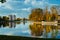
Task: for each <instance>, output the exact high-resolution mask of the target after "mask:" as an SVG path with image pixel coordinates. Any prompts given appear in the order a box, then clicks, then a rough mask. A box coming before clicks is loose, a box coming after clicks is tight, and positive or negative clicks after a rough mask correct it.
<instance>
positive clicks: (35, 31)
mask: <svg viewBox="0 0 60 40" xmlns="http://www.w3.org/2000/svg"><path fill="white" fill-rule="evenodd" d="M29 28H30V30H31V35H32V36H42V38H56V37H57V36H58V33H59V31H58V30H59V28H60V27H58V26H55V25H41V24H36V23H34V24H33V25H29Z"/></svg>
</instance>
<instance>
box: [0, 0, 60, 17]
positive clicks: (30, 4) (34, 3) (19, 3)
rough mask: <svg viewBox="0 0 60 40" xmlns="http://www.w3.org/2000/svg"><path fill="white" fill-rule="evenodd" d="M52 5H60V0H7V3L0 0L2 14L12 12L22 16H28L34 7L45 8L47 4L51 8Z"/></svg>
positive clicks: (0, 13) (0, 12)
mask: <svg viewBox="0 0 60 40" xmlns="http://www.w3.org/2000/svg"><path fill="white" fill-rule="evenodd" d="M52 5H56V6H60V0H6V2H5V3H1V2H0V16H5V15H11V14H12V15H16V16H17V17H20V18H28V16H29V15H30V14H31V10H32V9H34V8H42V9H45V7H46V6H48V8H50V7H51V6H52ZM58 9H60V8H58Z"/></svg>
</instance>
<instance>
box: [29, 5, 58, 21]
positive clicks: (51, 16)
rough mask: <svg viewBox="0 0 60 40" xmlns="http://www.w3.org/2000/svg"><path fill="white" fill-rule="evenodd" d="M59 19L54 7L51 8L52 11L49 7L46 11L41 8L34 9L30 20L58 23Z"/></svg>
mask: <svg viewBox="0 0 60 40" xmlns="http://www.w3.org/2000/svg"><path fill="white" fill-rule="evenodd" d="M57 19H58V12H57V9H56V8H55V7H54V6H53V7H51V8H50V11H48V8H47V7H46V9H45V10H44V9H41V8H36V9H32V11H31V14H30V15H29V20H32V21H56V20H57Z"/></svg>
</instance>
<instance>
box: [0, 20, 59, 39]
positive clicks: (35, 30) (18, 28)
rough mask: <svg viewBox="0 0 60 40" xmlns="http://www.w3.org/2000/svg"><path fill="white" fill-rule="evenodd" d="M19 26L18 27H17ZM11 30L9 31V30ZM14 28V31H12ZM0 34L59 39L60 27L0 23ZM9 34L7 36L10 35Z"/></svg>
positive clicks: (23, 23) (27, 23)
mask: <svg viewBox="0 0 60 40" xmlns="http://www.w3.org/2000/svg"><path fill="white" fill-rule="evenodd" d="M17 24H19V25H17ZM1 27H3V28H6V27H8V28H6V29H3V28H1ZM9 28H11V29H9ZM12 28H14V29H12ZM0 30H2V31H0V33H1V34H3V33H4V32H5V33H7V31H10V32H12V33H13V35H19V36H35V37H40V38H41V37H42V38H58V37H59V38H60V25H58V26H55V25H41V24H36V23H33V24H31V23H30V22H27V21H26V22H20V21H17V22H16V21H15V22H0ZM10 32H9V34H10Z"/></svg>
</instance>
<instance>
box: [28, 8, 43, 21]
mask: <svg viewBox="0 0 60 40" xmlns="http://www.w3.org/2000/svg"><path fill="white" fill-rule="evenodd" d="M29 20H33V21H42V20H43V10H42V9H40V8H36V9H32V11H31V14H30V15H29Z"/></svg>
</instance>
